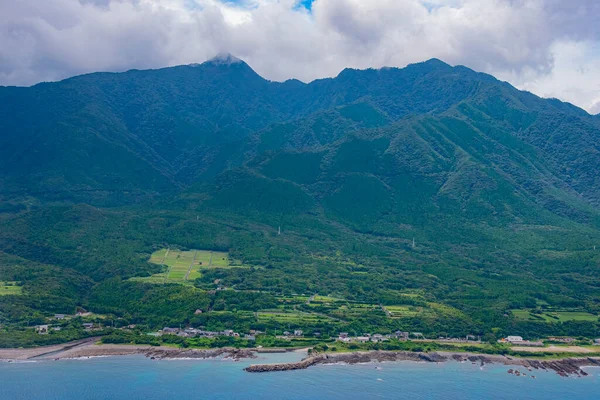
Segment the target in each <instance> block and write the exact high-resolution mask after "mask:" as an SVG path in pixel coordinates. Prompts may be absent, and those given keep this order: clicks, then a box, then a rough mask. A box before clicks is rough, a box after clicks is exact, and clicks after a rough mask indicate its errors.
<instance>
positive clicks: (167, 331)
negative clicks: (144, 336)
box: [162, 327, 179, 335]
mask: <svg viewBox="0 0 600 400" xmlns="http://www.w3.org/2000/svg"><path fill="white" fill-rule="evenodd" d="M177 332H179V328H167V327H165V328H163V329H162V333H163V334H171V335H172V334H175V333H177Z"/></svg>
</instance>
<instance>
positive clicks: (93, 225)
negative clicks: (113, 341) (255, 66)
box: [0, 55, 600, 334]
mask: <svg viewBox="0 0 600 400" xmlns="http://www.w3.org/2000/svg"><path fill="white" fill-rule="evenodd" d="M598 165H600V119H599V118H598V116H591V115H589V114H588V113H586V112H585V111H583V110H581V109H579V108H577V107H575V106H573V105H571V104H567V103H563V102H560V101H558V100H555V99H542V98H539V97H537V96H535V95H533V94H530V93H527V92H522V91H519V90H517V89H515V88H514V87H512V86H510V85H509V84H507V83H505V82H500V81H498V80H496V79H495V78H493V77H492V76H489V75H486V74H481V73H477V72H474V71H472V70H470V69H468V68H465V67H460V66H459V67H452V66H449V65H447V64H445V63H443V62H442V61H439V60H435V59H434V60H430V61H426V62H423V63H420V64H413V65H409V66H408V67H406V68H404V69H397V68H383V69H379V70H364V71H363V70H353V69H346V70H344V71H342V72H341V73H340V74H339V75H338V76H337V77H335V78H331V79H322V80H317V81H314V82H311V83H308V84H305V83H302V82H300V81H297V80H290V81H286V82H283V83H279V82H270V81H267V80H265V79H263V78H262V77H260V76H259V75H258V74H256V73H255V72H254V71H253V70H252V69H251V68H250V67H249V66H248V65H247V64H246V63H244V62H243V61H241V60H238V59H236V58H235V57H233V56H231V55H225V56H220V57H217V58H215V59H213V60H211V61H208V62H206V63H203V64H199V65H188V66H180V67H173V68H165V69H160V70H148V71H138V70H132V71H128V72H125V73H95V74H89V75H84V76H78V77H74V78H71V79H67V80H65V81H62V82H56V83H42V84H39V85H36V86H33V87H29V88H20V87H19V88H17V87H0V172H1V174H0V266H1V267H2V269H1V270H0V283H1V282H9V281H10V282H20V283H19V284H20V285H21V286H22V287H23V293H22V294H21V295H19V296H0V323H2V321H4V322H5V323H9V324H15V325H14V326H17V327H18V326H22V324H23V321H25V320H30V319H32V318H38V319H39V318H43V316H44V315H46V314H47V313H51V312H59V311H60V312H71V311H73V309H74V308H75V307H77V306H80V307H86V308H87V307H91V308H95V309H96V310H97V311H98V312H107V313H112V314H114V315H117V316H119V317H121V318H125V316H126V318H128V319H129V320H136V321H137V322H143V323H147V324H149V325H153V324H157V325H158V324H161V323H168V322H177V321H176V320H177V318H179V319H181V318H183V321H179V322H178V323H183V322H185V323H188V322H190V321H192V319H193V318H194V317H193V311H194V310H191V308H192V306H191V305H189V304H191V303H189V302H188V300H189V299H194V298H196V297H197V296H200V297H198V298H202V302H209V303H210V302H211V301H212V302H214V301H215V299H214V298H211V297H210V296H211V295H207V293H210V292H207V290H208V291H210V290H211V289H214V287H215V285H216V284H215V282H219V283H218V284H219V285H224V286H225V287H227V288H229V289H233V291H232V293H235V294H232V295H229V297H227V299H228V300H227V301H229V302H230V303H232V304H233V303H235V302H236V301H237V300H235V301H234V300H233V299H235V298H236V296H237V297H238V298H243V297H244V296H246V295H247V294H248V293H249V292H248V291H250V292H252V293H254V292H256V291H259V292H261V293H263V294H264V295H265V296H283V295H292V294H299V293H304V294H315V293H320V294H333V295H335V296H337V297H338V298H342V299H345V300H347V301H354V302H368V303H372V304H384V305H385V304H389V305H398V304H405V303H406V302H410V301H409V300H408V297H407V296H408V295H409V294H410V295H414V294H415V293H418V296H419V298H421V299H422V300H420V301H423V302H425V303H424V304H439V305H440V306H441V305H443V306H445V307H451V308H452V309H453V310H455V313H454V314H452V315H451V316H450V315H446V314H444V313H443V312H439V313H437V314H435V318H434V317H431V316H430V315H429V314H423V315H422V316H421V317H419V315H413V316H411V317H410V318H399V319H392V320H388V319H386V318H385V314H384V315H383V316H377V317H375V316H373V315H371V316H369V317H367V316H359V317H356V318H355V319H352V318H350V319H348V320H347V321H346V322H347V323H348V324H359V325H360V324H363V325H360V326H370V327H378V329H383V330H385V329H396V328H406V329H408V328H411V329H412V328H414V329H417V328H418V329H420V330H423V331H428V332H433V333H439V332H442V331H444V332H450V331H452V332H457V333H461V334H464V333H465V332H474V331H477V332H479V333H481V334H485V333H488V332H491V330H492V328H494V329H504V330H507V331H508V330H510V329H512V331H515V332H522V333H524V334H527V333H528V332H562V331H564V330H568V331H569V332H570V334H576V333H577V332H575V331H577V329H581V330H586V332H589V331H591V332H598V333H599V334H600V330H599V329H600V327H599V325H598V323H597V318H596V319H595V320H594V321H592V322H590V321H589V320H587V321H585V322H580V324H579V325H577V324H576V323H575V322H573V321H567V322H564V321H559V322H556V323H548V322H547V321H545V320H543V319H542V321H539V320H533V321H530V320H519V319H518V318H517V317H515V316H514V315H513V314H512V313H511V310H529V311H531V312H533V311H535V310H537V311H539V309H540V307H541V308H542V309H545V308H548V309H556V310H559V309H562V310H563V311H564V310H572V311H578V312H584V313H587V314H589V315H592V316H593V315H597V313H598V312H599V311H600V304H598V298H599V297H598V296H599V295H600V279H599V278H598V261H599V260H600V258H599V257H598V254H597V253H596V251H595V246H596V245H598V246H599V248H600V231H599V230H598V229H599V228H600V208H599V207H600V174H599V173H598V170H597V166H598ZM280 229H281V232H280ZM161 247H174V248H180V249H186V248H189V249H205V250H221V251H229V252H230V255H231V257H232V258H235V259H237V260H238V261H239V263H240V264H241V265H244V266H246V267H248V268H231V269H214V270H211V271H205V272H203V273H202V274H201V276H200V277H199V278H198V279H197V280H196V281H195V289H192V288H190V287H189V286H180V285H158V286H157V285H155V284H151V283H146V282H143V281H139V280H136V279H133V280H131V279H130V278H132V277H143V276H148V275H150V274H153V273H157V272H160V270H161V267H159V266H157V265H154V264H149V263H148V262H147V260H148V258H149V256H150V253H152V251H154V250H157V249H159V248H161ZM599 251H600V249H599ZM49 282H51V284H49ZM163 296H179V298H181V299H188V300H185V301H184V303H182V304H186V306H185V307H189V308H190V310H187V309H186V310H185V311H183V312H182V313H183V314H181V310H179V311H178V312H180V313H179V314H177V315H179V317H177V318H174V317H172V316H173V315H174V314H173V313H172V311H169V310H171V309H170V308H169V307H168V306H167V305H163V303H162V302H161V301H159V300H158V299H159V298H162V297H163ZM207 296H208V297H207ZM212 296H223V295H222V294H218V293H217V294H216V295H212ZM121 297H122V298H121ZM119 298H121V299H120V300H115V299H119ZM42 299H45V300H42ZM238 300H239V299H238ZM152 301H156V302H158V303H157V304H160V305H157V306H156V307H155V308H154V309H153V311H152V310H150V309H148V308H147V307H146V306H147V305H148V302H150V303H152ZM182 301H183V300H182ZM227 301H225V303H227ZM253 301H258V300H256V299H255V300H253ZM269 301H270V300H269ZM411 301H412V300H411ZM192 303H193V301H192ZM267 303H268V301H267ZM417 303H419V302H417ZM141 304H145V306H144V307H142V306H141ZM236 304H237V303H236ZM419 304H420V303H419ZM175 305H176V304H175ZM175 305H171V306H173V307H174V306H175ZM411 306H419V307H422V306H423V305H422V304H421V305H415V304H412V305H411ZM161 307H164V309H163V308H161ZM224 307H225V309H226V310H229V311H232V310H233V308H234V307H233V306H232V307H231V309H228V308H227V306H224ZM246 307H248V306H246ZM529 311H528V312H529ZM232 312H233V311H232ZM565 312H567V311H565ZM181 315H183V317H181ZM219 315H221V314H219ZM427 315H429V316H427ZM457 315H458V317H457ZM202 318H203V319H202V321H200V322H202V323H203V324H210V323H213V324H217V325H219V324H221V325H219V326H222V325H223V326H225V325H226V326H234V325H235V324H242V325H243V326H244V327H249V326H260V323H259V321H254V322H252V321H246V320H244V321H242V320H241V319H240V318H236V317H231V319H230V320H227V321H225V320H221V319H219V318H224V317H218V316H211V315H210V313H208V314H207V315H206V316H205V317H202ZM228 318H229V317H228ZM20 324H21V325H20ZM227 324H229V325H227ZM565 324H567V325H565ZM569 324H575V325H573V326H571V325H569ZM334 325H335V324H334ZM11 326H13V325H11ZM336 327H337V325H336ZM313 328H314V327H313ZM319 329H323V330H324V329H325V328H324V327H320V328H319ZM331 329H334V328H331ZM495 332H497V331H495ZM573 332H575V333H573Z"/></svg>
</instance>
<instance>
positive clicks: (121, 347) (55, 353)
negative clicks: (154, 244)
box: [0, 338, 255, 361]
mask: <svg viewBox="0 0 600 400" xmlns="http://www.w3.org/2000/svg"><path fill="white" fill-rule="evenodd" d="M134 354H141V355H144V356H146V357H149V358H152V359H168V358H198V359H202V358H214V357H225V358H232V359H234V360H237V359H242V358H254V357H255V355H254V351H253V350H249V349H235V348H219V349H182V348H176V347H165V346H160V347H159V346H147V345H129V344H99V342H98V338H90V339H85V340H78V341H76V342H71V343H66V344H62V345H55V346H44V347H37V348H32V349H0V360H3V361H26V360H50V359H51V360H59V359H70V358H71V359H72V358H85V357H102V356H125V355H134Z"/></svg>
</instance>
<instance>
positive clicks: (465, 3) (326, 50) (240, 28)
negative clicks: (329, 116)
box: [0, 0, 600, 111]
mask: <svg viewBox="0 0 600 400" xmlns="http://www.w3.org/2000/svg"><path fill="white" fill-rule="evenodd" d="M295 5H296V0H279V1H278V0H237V1H226V2H224V1H219V0H44V1H43V2H42V1H39V0H19V1H12V0H0V84H17V85H28V84H32V83H35V82H39V81H42V80H57V79H62V78H65V77H67V76H71V75H74V74H79V73H83V72H91V71H97V70H110V71H121V70H126V69H129V68H156V67H163V66H169V65H176V64H182V63H193V62H202V61H204V60H206V59H207V58H209V57H211V56H212V55H214V54H216V53H219V52H223V51H230V52H231V53H233V54H235V55H237V56H239V57H241V58H243V59H245V60H246V61H247V62H248V63H249V64H250V65H251V66H252V67H253V68H255V69H256V71H257V72H258V73H260V74H261V75H263V76H265V77H266V78H269V79H274V80H284V79H287V78H291V77H295V78H299V79H301V80H304V81H309V80H312V79H315V78H319V77H325V76H333V75H336V74H337V73H338V72H339V71H340V70H341V69H343V68H345V67H355V68H366V67H381V66H384V65H387V66H400V67H402V66H404V65H406V64H408V63H410V62H417V61H423V60H425V59H428V58H432V57H437V58H441V59H443V60H445V61H447V62H449V63H451V64H464V65H467V66H469V67H471V68H474V69H477V70H480V71H485V72H489V73H492V74H494V75H496V76H498V77H500V78H503V79H508V80H509V81H510V82H511V83H513V84H515V85H516V86H518V87H520V88H524V89H527V90H531V91H533V92H534V93H537V94H539V95H543V96H551V97H558V98H561V99H564V100H568V101H571V102H573V103H575V104H577V105H579V106H582V107H585V108H587V109H588V110H598V111H600V96H599V94H598V90H599V88H598V85H600V68H598V66H600V51H598V48H599V46H600V42H599V40H600V39H598V38H599V37H600V24H598V23H597V20H598V19H600V2H597V1H595V0H578V1H570V2H565V1H561V0H427V1H426V0H316V1H315V2H314V3H313V6H312V13H309V12H308V11H306V10H304V9H302V8H297V7H295Z"/></svg>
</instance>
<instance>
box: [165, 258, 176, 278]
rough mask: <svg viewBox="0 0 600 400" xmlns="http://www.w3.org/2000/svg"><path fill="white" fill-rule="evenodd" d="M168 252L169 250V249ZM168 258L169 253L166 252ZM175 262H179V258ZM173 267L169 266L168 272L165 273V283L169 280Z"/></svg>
mask: <svg viewBox="0 0 600 400" xmlns="http://www.w3.org/2000/svg"><path fill="white" fill-rule="evenodd" d="M167 253H168V251H167ZM166 259H167V255H166V254H165V260H166ZM175 262H177V259H176V260H175ZM171 269H173V267H172V266H169V269H167V274H166V275H165V283H167V281H168V280H169V275H170V274H171Z"/></svg>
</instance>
